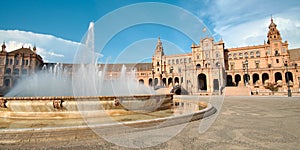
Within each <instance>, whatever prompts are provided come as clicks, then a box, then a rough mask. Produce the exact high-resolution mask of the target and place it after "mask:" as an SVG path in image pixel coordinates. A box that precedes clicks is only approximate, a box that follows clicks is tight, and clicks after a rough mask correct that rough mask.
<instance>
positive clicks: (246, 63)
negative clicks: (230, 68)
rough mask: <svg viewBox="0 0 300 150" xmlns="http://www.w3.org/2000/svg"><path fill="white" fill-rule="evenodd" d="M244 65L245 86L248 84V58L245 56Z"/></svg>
mask: <svg viewBox="0 0 300 150" xmlns="http://www.w3.org/2000/svg"><path fill="white" fill-rule="evenodd" d="M245 65H246V66H245V67H246V86H247V85H248V82H249V79H248V59H247V58H246V61H245Z"/></svg>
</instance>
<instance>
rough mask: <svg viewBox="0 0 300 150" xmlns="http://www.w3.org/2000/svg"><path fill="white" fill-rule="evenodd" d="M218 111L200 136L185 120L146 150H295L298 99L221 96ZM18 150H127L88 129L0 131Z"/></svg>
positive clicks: (7, 145)
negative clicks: (169, 135)
mask: <svg viewBox="0 0 300 150" xmlns="http://www.w3.org/2000/svg"><path fill="white" fill-rule="evenodd" d="M185 98H186V99H193V98H194V97H185ZM201 99H202V100H203V101H207V99H209V97H203V98H201ZM219 112H220V113H219V115H218V116H217V119H216V121H215V122H214V123H213V124H212V126H211V127H210V128H209V129H208V130H207V131H206V132H205V133H202V134H200V133H199V132H198V130H199V123H200V122H199V121H194V122H190V123H189V124H188V125H187V126H186V127H185V128H184V130H183V131H182V132H180V133H179V134H178V135H177V136H175V137H173V138H172V139H171V140H169V141H168V142H165V143H162V144H159V145H156V146H154V147H149V148H146V149H172V150H173V149H188V150H191V149H222V150H223V149H251V150H252V149H278V150H279V149H280V150H281V149H300V97H292V98H288V97H253V96H252V97H225V99H224V103H223V105H222V108H221V110H219ZM157 138H158V139H159V137H157ZM3 139H12V141H11V142H9V140H6V141H3ZM13 139H15V140H13ZM16 140H17V142H16ZM20 148H21V149H23V148H30V149H31V148H37V149H40V148H47V149H127V148H124V147H119V146H117V145H115V144H113V143H109V142H107V141H105V140H104V139H102V138H101V137H99V136H97V135H96V134H94V133H93V132H92V131H91V130H73V131H68V132H49V133H47V132H40V133H39V132H37V133H34V134H32V133H30V132H28V133H24V134H18V135H16V134H4V133H0V149H20Z"/></svg>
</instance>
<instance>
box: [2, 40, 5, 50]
mask: <svg viewBox="0 0 300 150" xmlns="http://www.w3.org/2000/svg"><path fill="white" fill-rule="evenodd" d="M1 47H2V51H5V48H6V45H5V41H3V44H2V46H1Z"/></svg>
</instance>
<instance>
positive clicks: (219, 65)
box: [217, 63, 222, 95]
mask: <svg viewBox="0 0 300 150" xmlns="http://www.w3.org/2000/svg"><path fill="white" fill-rule="evenodd" d="M217 66H218V67H219V95H221V94H222V92H221V77H220V76H221V64H220V63H218V65H217Z"/></svg>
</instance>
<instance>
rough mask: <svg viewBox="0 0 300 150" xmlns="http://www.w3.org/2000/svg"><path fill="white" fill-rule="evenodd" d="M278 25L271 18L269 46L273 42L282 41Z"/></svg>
mask: <svg viewBox="0 0 300 150" xmlns="http://www.w3.org/2000/svg"><path fill="white" fill-rule="evenodd" d="M276 27H277V25H276V24H275V23H274V22H273V18H271V23H270V25H269V32H268V36H267V37H268V44H270V43H271V42H272V41H281V40H282V38H281V35H280V33H279V31H278V29H277V28H276Z"/></svg>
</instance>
